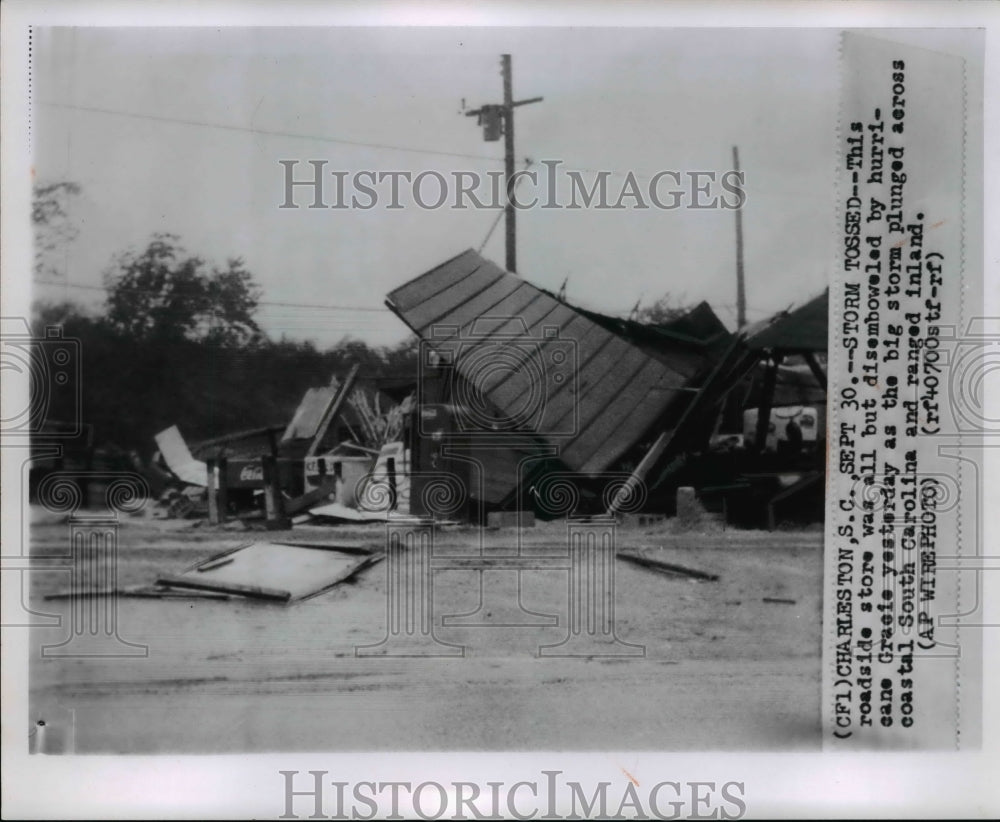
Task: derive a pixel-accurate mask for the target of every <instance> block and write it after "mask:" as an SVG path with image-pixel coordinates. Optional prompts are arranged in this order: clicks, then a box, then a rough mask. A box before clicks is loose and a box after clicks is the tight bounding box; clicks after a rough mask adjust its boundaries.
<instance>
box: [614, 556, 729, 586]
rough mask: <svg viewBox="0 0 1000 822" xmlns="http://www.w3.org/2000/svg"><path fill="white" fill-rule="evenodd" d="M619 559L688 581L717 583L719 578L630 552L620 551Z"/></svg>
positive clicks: (716, 575) (715, 575)
mask: <svg viewBox="0 0 1000 822" xmlns="http://www.w3.org/2000/svg"><path fill="white" fill-rule="evenodd" d="M618 558H619V559H624V560H625V561H626V562H632V563H634V564H636V565H641V566H643V567H644V568H650V569H652V570H654V571H659V572H660V573H662V574H669V575H670V576H676V577H686V578H688V579H697V580H702V581H705V582H715V581H716V580H717V579H718V578H719V575H718V574H709V573H706V572H705V571H696V570H694V569H693V568H685V567H684V566H683V565H676V564H675V563H672V562H664V561H663V560H659V559H650V558H649V557H644V556H642V555H641V554H633V553H630V552H625V551H619V552H618Z"/></svg>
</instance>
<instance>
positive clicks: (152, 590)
mask: <svg viewBox="0 0 1000 822" xmlns="http://www.w3.org/2000/svg"><path fill="white" fill-rule="evenodd" d="M109 596H117V597H137V598H140V599H223V600H224V599H229V596H228V595H227V594H223V593H213V592H210V591H195V590H191V591H175V590H173V589H172V588H167V587H164V586H161V585H136V586H133V587H130V588H113V589H110V590H93V591H59V592H57V593H54V594H46V595H45V597H44V598H45V599H93V598H97V597H109Z"/></svg>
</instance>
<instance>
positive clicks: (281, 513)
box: [260, 454, 291, 531]
mask: <svg viewBox="0 0 1000 822" xmlns="http://www.w3.org/2000/svg"><path fill="white" fill-rule="evenodd" d="M260 463H261V473H262V474H263V477H264V508H265V511H266V514H267V516H266V521H265V527H266V528H267V530H268V531H280V530H283V529H285V528H290V527H291V522H290V521H289V520H288V519H287V518H286V517H285V510H284V505H283V504H282V499H281V484H280V482H279V481H278V461H277V460H276V459H275V458H274V456H272V455H270V454H266V455H264V456H263V457H261V458H260Z"/></svg>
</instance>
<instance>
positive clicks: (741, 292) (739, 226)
mask: <svg viewBox="0 0 1000 822" xmlns="http://www.w3.org/2000/svg"><path fill="white" fill-rule="evenodd" d="M733 170H734V171H735V172H736V173H737V174H739V173H740V153H739V149H737V147H736V146H733ZM740 205H741V206H742V203H740ZM736 324H737V326H738V327H739V328H743V326H745V325H746V324H747V289H746V283H745V282H744V279H743V209H742V208H737V209H736Z"/></svg>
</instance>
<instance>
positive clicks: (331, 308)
mask: <svg viewBox="0 0 1000 822" xmlns="http://www.w3.org/2000/svg"><path fill="white" fill-rule="evenodd" d="M32 282H34V283H38V284H40V285H58V286H63V287H65V288H79V289H82V290H84V291H107V290H108V288H107V286H103V285H88V284H86V283H73V282H69V281H68V280H32ZM123 290H125V291H128V292H131V293H132V294H159V293H160V292H159V291H149V290H146V289H142V288H126V289H123ZM257 305H258V306H273V307H276V308H315V309H320V310H324V311H364V312H372V313H383V312H387V311H388V310H389V309H388V308H385V307H382V308H373V307H372V306H362V305H316V304H315V303H286V302H278V301H274V300H259V301H258V302H257Z"/></svg>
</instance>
